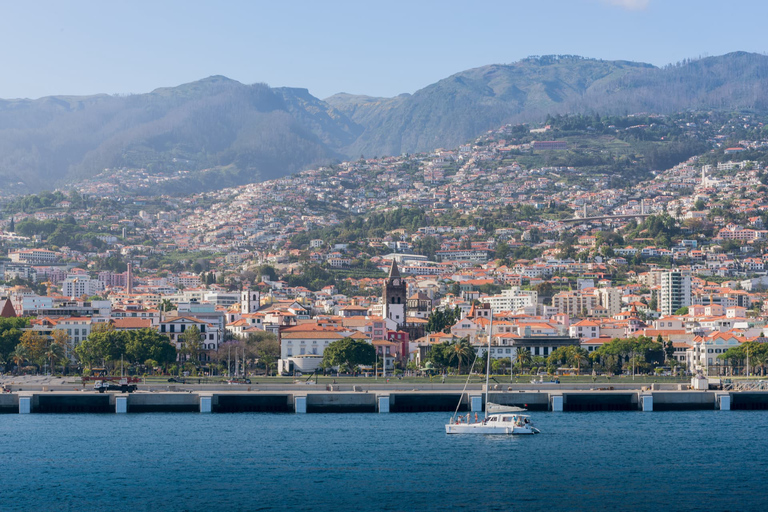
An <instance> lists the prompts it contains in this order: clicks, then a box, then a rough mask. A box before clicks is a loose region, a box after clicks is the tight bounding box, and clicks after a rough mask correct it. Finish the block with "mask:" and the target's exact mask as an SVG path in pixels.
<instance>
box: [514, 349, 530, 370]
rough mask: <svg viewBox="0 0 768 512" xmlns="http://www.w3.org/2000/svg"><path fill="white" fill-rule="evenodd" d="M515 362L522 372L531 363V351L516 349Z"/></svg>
mask: <svg viewBox="0 0 768 512" xmlns="http://www.w3.org/2000/svg"><path fill="white" fill-rule="evenodd" d="M517 362H518V363H520V369H521V370H522V369H523V368H525V367H526V366H528V365H529V364H530V363H531V350H530V349H527V348H519V349H517Z"/></svg>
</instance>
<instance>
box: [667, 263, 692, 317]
mask: <svg viewBox="0 0 768 512" xmlns="http://www.w3.org/2000/svg"><path fill="white" fill-rule="evenodd" d="M660 303H661V314H662V316H668V315H674V314H675V311H677V310H678V309H680V308H682V307H685V306H690V305H691V274H690V272H688V271H681V270H672V271H670V272H664V273H663V274H662V275H661V301H660Z"/></svg>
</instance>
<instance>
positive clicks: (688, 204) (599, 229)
mask: <svg viewBox="0 0 768 512" xmlns="http://www.w3.org/2000/svg"><path fill="white" fill-rule="evenodd" d="M596 132H597V133H596ZM670 133H674V134H676V135H677V136H678V137H679V138H681V139H683V138H689V139H694V138H695V139H696V140H699V141H704V142H702V143H703V144H705V145H706V146H705V149H704V150H703V151H701V152H700V153H697V154H694V155H692V156H687V157H686V158H685V160H684V161H682V162H681V163H677V164H675V165H671V166H670V167H669V168H659V169H654V168H652V167H651V164H650V163H649V160H650V159H649V157H648V156H647V155H644V156H643V155H638V154H636V153H635V152H634V151H635V150H634V147H633V146H632V144H631V142H632V141H634V140H646V141H647V140H651V141H653V140H658V141H663V140H664V139H665V137H669V134H670ZM763 133H765V128H764V125H763V124H762V122H760V121H759V119H757V118H755V117H754V116H750V115H742V116H738V117H735V118H733V117H732V118H728V117H725V118H723V116H717V115H715V114H711V113H710V114H707V113H696V114H687V115H677V116H648V115H635V116H625V117H616V118H611V119H606V118H602V119H601V118H599V117H597V116H595V117H594V118H592V117H588V116H576V117H569V116H566V117H560V116H558V117H557V118H550V119H548V120H547V123H546V124H543V125H541V126H527V125H514V126H513V125H506V126H503V127H500V128H499V129H497V130H492V131H490V132H488V133H486V134H484V135H482V136H480V137H478V138H477V139H476V140H474V141H473V142H472V143H468V144H465V145H462V146H460V147H458V148H455V149H445V150H444V149H439V150H436V151H433V152H429V153H423V154H412V155H411V154H405V155H401V156H399V157H384V158H365V157H361V158H360V159H359V160H356V161H348V162H339V163H338V164H334V165H331V166H325V167H320V168H317V169H313V170H308V171H302V172H300V173H297V174H295V175H292V176H289V177H286V178H281V179H275V180H269V181H265V182H260V183H253V184H248V185H243V186H239V187H234V188H226V189H223V190H218V191H203V192H200V193H197V194H192V195H181V196H178V195H162V196H153V195H151V194H150V192H151V191H152V190H153V187H156V186H159V184H160V183H166V184H167V182H171V183H173V180H176V179H183V174H181V175H176V176H167V175H152V174H151V173H149V172H148V171H146V170H142V169H137V170H121V172H120V173H119V174H115V173H114V172H110V170H105V172H104V173H102V175H97V176H96V177H94V178H91V179H88V180H84V181H82V182H80V183H78V184H77V185H76V186H73V187H72V188H70V189H69V190H64V191H55V192H44V193H41V194H38V195H32V196H18V197H6V198H5V201H4V220H3V221H2V224H1V226H2V232H0V243H1V244H2V245H1V247H2V251H3V254H4V256H5V257H4V258H3V259H2V260H0V272H2V273H1V274H0V276H1V278H2V279H3V282H4V284H2V285H0V297H2V300H3V302H2V308H0V315H1V316H2V317H3V318H4V319H8V320H3V321H2V322H3V323H2V324H0V325H2V329H3V333H2V343H1V344H0V358H2V362H3V365H4V368H5V371H6V372H9V373H13V374H16V375H21V374H40V373H55V374H64V375H69V374H72V375H74V374H78V375H79V374H83V373H85V374H88V373H89V372H91V371H92V369H93V368H94V367H99V368H105V369H106V371H107V372H125V366H126V365H128V366H130V370H129V371H130V373H131V374H143V375H147V374H150V375H151V374H155V373H156V374H169V375H182V374H183V375H185V376H194V377H204V376H205V377H211V376H223V377H227V378H230V379H231V378H232V377H233V376H234V377H243V378H247V377H248V376H250V375H257V374H261V375H264V374H267V375H274V374H276V375H292V376H295V375H300V374H302V373H309V374H312V373H316V372H323V373H327V372H328V371H331V370H332V371H334V372H344V373H350V374H367V375H372V374H375V375H381V376H382V377H391V378H394V377H402V376H403V375H419V374H420V375H424V374H455V373H466V372H468V371H470V369H471V368H473V366H472V365H473V362H474V360H475V357H476V356H477V358H478V359H479V360H481V361H482V360H484V358H485V357H487V354H486V352H488V353H489V354H490V358H491V364H490V368H491V369H492V372H493V373H499V374H503V373H505V374H508V375H512V374H533V375H536V374H546V375H549V376H557V375H564V374H565V375H570V374H579V373H585V372H586V373H587V374H590V373H591V374H592V375H594V376H598V375H599V376H603V375H622V374H628V373H629V372H631V373H632V374H633V375H634V374H635V373H638V374H646V375H649V374H650V375H674V376H690V375H703V376H705V377H732V376H742V377H744V376H748V375H762V373H763V372H764V365H765V363H766V356H767V355H768V343H765V342H766V341H768V338H766V337H765V331H766V330H768V328H767V327H766V314H767V313H768V311H766V310H765V309H764V308H763V305H764V304H765V305H767V306H768V302H766V301H765V299H766V290H768V274H767V272H766V268H765V265H766V264H767V263H766V260H768V250H766V242H767V238H768V229H767V228H766V222H768V188H767V187H766V186H765V185H764V184H765V183H768V172H766V171H765V170H764V168H763V167H764V162H763V160H762V157H763V156H764V155H765V153H764V152H765V151H768V138H765V139H763V138H739V137H744V136H746V135H752V136H754V135H755V134H757V135H759V134H763ZM628 141H629V142H628ZM564 153H568V158H569V159H570V160H572V161H573V160H576V161H579V160H581V161H584V160H587V163H586V164H582V165H580V166H566V165H560V164H559V162H560V161H561V160H563V159H564V158H563V157H562V156H561V155H562V154H564ZM606 155H607V156H606ZM748 157H749V158H748ZM639 160H641V161H639ZM642 160H644V162H643V161H642ZM606 162H609V163H610V165H614V166H615V165H618V164H619V163H620V164H621V165H624V166H625V167H626V172H625V174H623V175H620V176H621V179H617V176H616V173H614V174H610V173H608V172H606V171H605V170H604V169H603V168H602V167H600V165H601V164H605V163H606ZM643 164H644V165H643ZM190 333H193V334H190ZM489 338H490V339H489ZM349 340H352V341H353V342H355V343H359V344H367V345H369V346H371V347H372V348H373V350H371V351H370V352H369V353H370V354H371V358H372V359H373V360H365V361H362V360H361V362H358V364H354V363H349V364H340V361H341V359H338V357H337V358H336V359H337V360H336V364H333V357H328V354H327V353H326V352H325V351H326V349H327V348H328V347H329V346H332V347H336V348H338V347H340V346H341V342H342V341H349ZM168 344H169V345H170V346H172V347H173V349H174V350H168V349H167V345H168ZM488 347H490V348H488ZM374 351H375V356H374ZM333 353H334V354H336V350H334V351H333ZM233 354H235V357H234V364H233ZM237 354H240V356H238V355H237ZM342 359H343V358H342ZM346 361H347V362H349V360H346ZM484 368H485V367H484V366H483V365H481V364H478V365H477V367H474V371H476V372H481V373H482V372H483V371H484Z"/></svg>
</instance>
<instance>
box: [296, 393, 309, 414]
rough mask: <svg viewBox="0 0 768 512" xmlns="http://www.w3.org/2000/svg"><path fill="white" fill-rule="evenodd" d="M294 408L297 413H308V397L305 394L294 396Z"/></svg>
mask: <svg viewBox="0 0 768 512" xmlns="http://www.w3.org/2000/svg"><path fill="white" fill-rule="evenodd" d="M293 409H294V411H296V414H306V413H307V397H305V396H295V397H293Z"/></svg>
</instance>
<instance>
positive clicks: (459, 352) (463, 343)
mask: <svg viewBox="0 0 768 512" xmlns="http://www.w3.org/2000/svg"><path fill="white" fill-rule="evenodd" d="M474 355H475V351H474V349H473V348H472V347H471V346H470V345H469V340H468V339H467V338H464V339H461V340H459V341H456V342H454V343H453V344H452V345H451V350H450V353H449V356H448V363H449V364H451V363H453V361H456V363H457V365H458V373H459V375H461V363H462V361H465V362H469V360H470V359H471V358H472V357H474Z"/></svg>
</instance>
